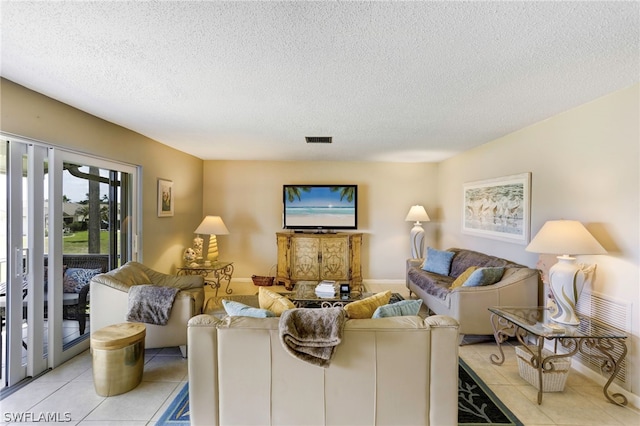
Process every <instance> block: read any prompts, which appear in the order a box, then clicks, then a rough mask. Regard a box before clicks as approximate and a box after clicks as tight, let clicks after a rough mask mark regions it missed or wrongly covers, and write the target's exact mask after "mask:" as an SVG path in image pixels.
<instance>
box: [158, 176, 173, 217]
mask: <svg viewBox="0 0 640 426" xmlns="http://www.w3.org/2000/svg"><path fill="white" fill-rule="evenodd" d="M173 209H174V200H173V182H172V181H170V180H166V179H158V217H170V216H173Z"/></svg>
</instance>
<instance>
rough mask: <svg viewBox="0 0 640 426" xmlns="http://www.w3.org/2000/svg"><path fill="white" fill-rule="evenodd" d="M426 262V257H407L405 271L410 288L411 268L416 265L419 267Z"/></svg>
mask: <svg viewBox="0 0 640 426" xmlns="http://www.w3.org/2000/svg"><path fill="white" fill-rule="evenodd" d="M423 263H424V259H407V268H406V271H405V279H406V285H407V288H409V269H411V268H413V267H415V268H419V267H420V266H422V264H423Z"/></svg>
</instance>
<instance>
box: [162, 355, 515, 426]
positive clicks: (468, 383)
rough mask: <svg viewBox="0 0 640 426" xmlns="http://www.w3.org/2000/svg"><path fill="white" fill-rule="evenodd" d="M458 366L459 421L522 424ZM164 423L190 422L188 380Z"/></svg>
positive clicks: (178, 425)
mask: <svg viewBox="0 0 640 426" xmlns="http://www.w3.org/2000/svg"><path fill="white" fill-rule="evenodd" d="M458 366H459V373H458V377H459V378H458V425H464V426H471V425H487V424H488V425H500V426H502V425H510V426H523V424H522V422H520V420H518V419H517V418H516V416H515V415H513V413H512V412H511V411H509V409H508V408H507V407H506V406H505V405H504V404H503V403H502V402H501V401H500V400H499V399H498V397H497V396H496V395H495V394H494V393H493V392H492V391H491V389H489V388H488V387H487V385H486V384H485V383H484V382H483V381H482V380H480V378H479V377H478V376H477V375H476V373H475V372H474V371H473V370H472V369H471V368H470V367H469V366H468V365H467V364H466V363H465V362H464V361H463V360H461V359H460V360H459V363H458ZM165 425H166V426H189V384H188V383H187V384H186V385H184V387H183V388H182V390H181V391H180V393H179V394H178V395H177V396H176V397H175V399H174V400H173V401H172V402H171V404H170V405H169V408H167V410H166V411H165V412H164V414H163V415H162V417H160V420H158V422H157V423H156V426H165Z"/></svg>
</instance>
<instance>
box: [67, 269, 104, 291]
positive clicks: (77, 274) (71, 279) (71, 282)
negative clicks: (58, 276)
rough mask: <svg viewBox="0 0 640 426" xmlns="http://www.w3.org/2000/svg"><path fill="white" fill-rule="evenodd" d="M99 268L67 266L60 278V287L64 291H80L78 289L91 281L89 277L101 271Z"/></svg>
mask: <svg viewBox="0 0 640 426" xmlns="http://www.w3.org/2000/svg"><path fill="white" fill-rule="evenodd" d="M101 272H102V270H101V269H100V268H97V269H84V268H67V269H66V270H65V271H64V277H63V279H62V287H63V289H64V290H63V291H64V292H65V293H80V290H82V288H83V287H84V286H86V285H87V284H89V281H91V278H93V277H94V276H96V275H98V274H99V273H101Z"/></svg>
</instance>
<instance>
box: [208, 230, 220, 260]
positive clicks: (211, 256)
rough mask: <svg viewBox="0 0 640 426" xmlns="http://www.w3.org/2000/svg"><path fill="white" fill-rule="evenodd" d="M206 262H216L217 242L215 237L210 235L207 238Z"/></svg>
mask: <svg viewBox="0 0 640 426" xmlns="http://www.w3.org/2000/svg"><path fill="white" fill-rule="evenodd" d="M207 260H209V261H211V262H216V261H217V260H218V240H217V239H216V236H215V235H213V234H211V235H210V236H209V247H208V248H207Z"/></svg>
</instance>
